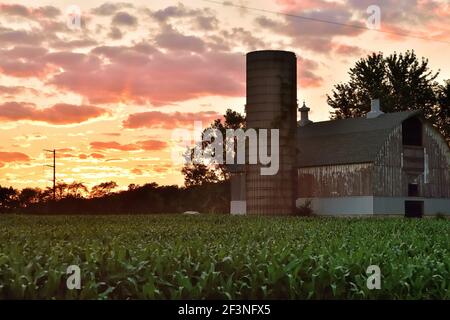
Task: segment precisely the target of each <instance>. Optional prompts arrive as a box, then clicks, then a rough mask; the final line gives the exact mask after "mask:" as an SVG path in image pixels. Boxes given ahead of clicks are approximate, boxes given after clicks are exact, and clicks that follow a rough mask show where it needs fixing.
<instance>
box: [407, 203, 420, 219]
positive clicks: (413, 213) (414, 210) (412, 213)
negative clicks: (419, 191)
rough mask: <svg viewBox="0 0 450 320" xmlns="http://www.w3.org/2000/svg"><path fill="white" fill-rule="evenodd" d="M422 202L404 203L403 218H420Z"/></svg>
mask: <svg viewBox="0 0 450 320" xmlns="http://www.w3.org/2000/svg"><path fill="white" fill-rule="evenodd" d="M422 216H423V201H405V217H407V218H422Z"/></svg>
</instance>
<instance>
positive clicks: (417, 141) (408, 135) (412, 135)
mask: <svg viewBox="0 0 450 320" xmlns="http://www.w3.org/2000/svg"><path fill="white" fill-rule="evenodd" d="M402 135H403V145H406V146H421V145H422V122H421V121H420V119H418V118H410V119H407V120H405V121H403V124H402Z"/></svg>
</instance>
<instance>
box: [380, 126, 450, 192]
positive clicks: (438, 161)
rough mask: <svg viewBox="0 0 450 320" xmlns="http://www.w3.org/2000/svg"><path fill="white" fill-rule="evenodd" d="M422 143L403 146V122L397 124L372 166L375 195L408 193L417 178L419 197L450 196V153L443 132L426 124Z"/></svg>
mask: <svg viewBox="0 0 450 320" xmlns="http://www.w3.org/2000/svg"><path fill="white" fill-rule="evenodd" d="M422 131H423V146H421V147H418V146H404V145H403V144H402V126H401V125H400V126H398V127H396V128H395V129H394V130H393V131H392V133H391V134H390V136H389V138H388V139H387V140H386V142H385V144H384V145H383V147H382V149H381V150H380V152H379V154H378V156H377V159H376V161H375V162H374V166H373V192H374V195H375V196H386V197H407V196H408V183H412V182H416V183H417V185H418V187H419V197H426V198H449V197H450V171H449V163H450V155H449V151H448V146H447V144H446V142H445V141H444V140H443V138H442V137H441V135H440V134H439V133H438V132H437V131H436V130H435V129H434V128H433V127H432V126H431V125H430V124H428V123H427V122H425V123H424V124H423V130H422Z"/></svg>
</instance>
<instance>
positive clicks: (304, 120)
mask: <svg viewBox="0 0 450 320" xmlns="http://www.w3.org/2000/svg"><path fill="white" fill-rule="evenodd" d="M310 110H311V109H310V108H308V107H307V106H306V104H305V101H303V105H302V107H301V108H298V111H300V123H299V124H300V127H303V126H306V125H307V124H309V123H312V121H311V120H309V118H308V113H309V111H310Z"/></svg>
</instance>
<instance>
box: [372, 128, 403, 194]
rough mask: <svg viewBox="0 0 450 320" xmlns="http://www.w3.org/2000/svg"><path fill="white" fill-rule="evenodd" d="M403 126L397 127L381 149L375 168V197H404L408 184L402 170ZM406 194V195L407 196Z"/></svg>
mask: <svg viewBox="0 0 450 320" xmlns="http://www.w3.org/2000/svg"><path fill="white" fill-rule="evenodd" d="M402 153H403V143H402V126H401V125H400V126H398V127H396V128H395V129H394V130H393V131H392V132H391V133H390V134H389V137H388V138H387V139H386V141H385V143H384V145H383V146H382V147H381V150H380V151H379V153H378V155H377V158H376V160H375V162H374V166H373V181H372V183H373V195H374V196H385V197H402V196H407V195H408V194H407V193H408V189H407V188H408V183H407V182H405V175H404V174H403V170H402ZM405 192H406V194H405Z"/></svg>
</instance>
